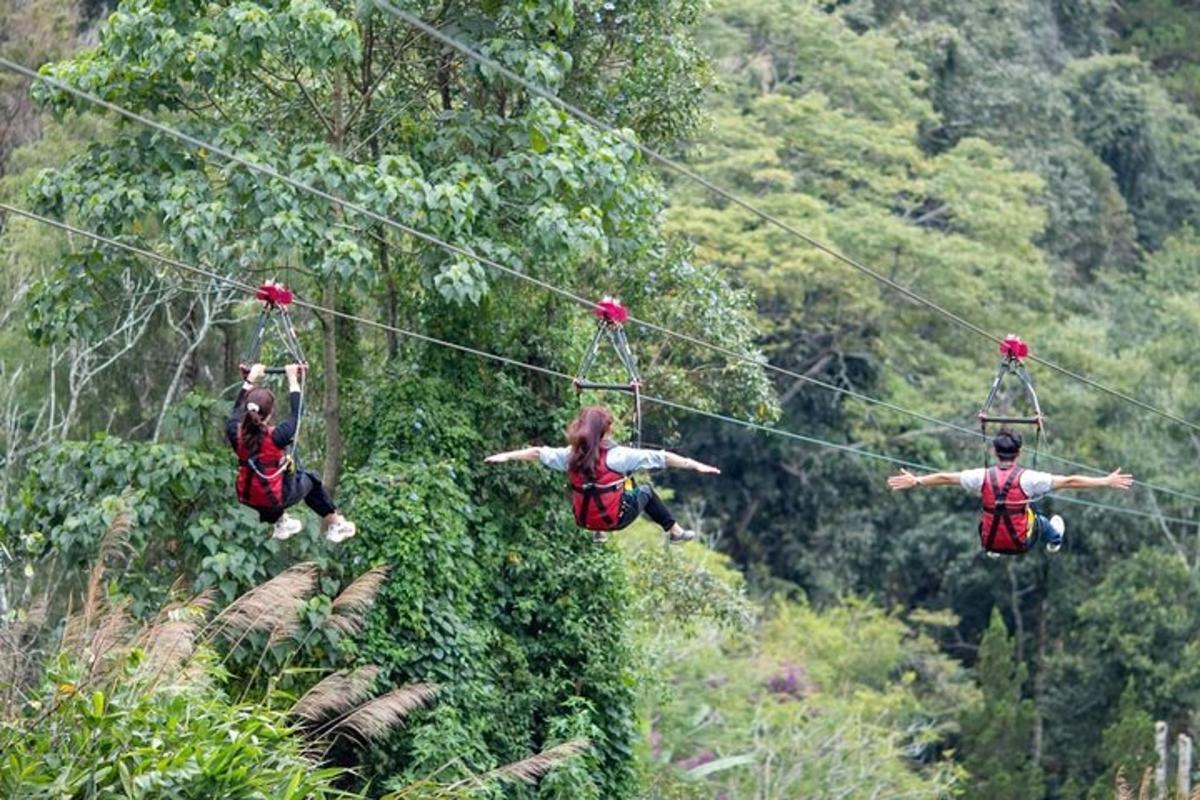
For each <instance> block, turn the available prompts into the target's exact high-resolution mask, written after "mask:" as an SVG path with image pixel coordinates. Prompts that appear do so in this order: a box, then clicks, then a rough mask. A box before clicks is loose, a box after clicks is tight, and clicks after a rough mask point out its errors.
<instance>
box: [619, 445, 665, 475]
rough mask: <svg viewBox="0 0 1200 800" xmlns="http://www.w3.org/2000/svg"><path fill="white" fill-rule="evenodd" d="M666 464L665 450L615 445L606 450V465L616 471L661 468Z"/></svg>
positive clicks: (627, 471) (626, 471) (625, 471)
mask: <svg viewBox="0 0 1200 800" xmlns="http://www.w3.org/2000/svg"><path fill="white" fill-rule="evenodd" d="M666 466H667V451H666V450H641V449H639V448H637V447H621V446H617V447H614V448H612V449H611V450H609V451H608V467H609V469H614V470H616V471H617V472H624V473H630V472H637V471H638V470H640V469H663V468H664V467H666Z"/></svg>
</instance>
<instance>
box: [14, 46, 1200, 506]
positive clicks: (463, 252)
mask: <svg viewBox="0 0 1200 800" xmlns="http://www.w3.org/2000/svg"><path fill="white" fill-rule="evenodd" d="M0 66H3V67H5V68H6V69H9V70H12V71H15V72H17V73H18V74H21V75H24V76H25V77H28V78H30V79H32V80H38V81H42V82H44V83H47V84H49V85H50V86H53V87H55V88H57V89H60V90H61V91H64V92H67V93H68V94H71V95H72V96H75V97H78V98H80V99H82V100H86V101H87V102H89V103H92V104H94V105H98V106H100V107H102V108H105V109H107V110H109V111H112V112H113V113H114V114H117V115H119V116H123V117H125V118H127V119H129V120H132V121H134V122H137V123H139V124H141V125H144V126H146V127H149V128H151V129H152V130H156V131H159V132H160V133H164V134H166V135H168V136H171V137H173V138H176V139H178V140H180V141H183V142H186V143H187V144H189V145H191V146H192V147H195V148H198V149H201V150H206V151H208V152H212V153H216V154H217V155H219V156H221V157H223V158H225V159H227V160H229V161H232V162H234V163H236V164H240V165H242V166H244V167H246V168H247V169H250V170H251V171H254V172H258V173H259V174H262V175H266V176H267V177H270V178H273V179H276V180H279V181H281V182H283V183H286V184H287V185H289V186H291V187H293V188H295V189H297V190H299V191H302V192H307V193H309V194H312V195H314V196H317V197H320V198H322V199H323V200H325V201H327V202H329V203H332V204H334V205H338V206H342V207H343V208H346V209H350V210H352V211H354V212H356V213H360V214H363V215H364V216H367V217H370V218H371V219H374V220H376V221H377V222H380V223H382V224H384V225H388V226H390V227H393V228H395V229H397V230H400V231H401V232H403V233H407V234H409V235H411V236H414V237H416V238H419V239H421V240H423V241H425V242H427V243H429V244H432V245H434V246H436V247H439V248H441V249H443V250H445V251H447V252H450V253H453V254H456V255H460V256H463V257H466V258H469V259H472V260H474V261H476V262H478V263H480V264H482V265H484V266H488V267H492V268H494V269H496V270H499V271H500V272H502V273H504V274H506V275H509V276H512V277H515V278H518V279H520V280H524V281H527V282H529V283H532V284H533V285H536V286H538V287H540V288H543V289H545V290H547V291H550V292H552V293H554V294H558V295H559V296H562V297H565V298H567V299H569V300H572V301H574V302H576V303H578V304H580V305H583V306H585V307H588V308H596V307H597V304H596V303H595V301H592V300H589V299H587V298H585V297H582V296H580V295H578V294H575V293H574V292H571V291H569V290H567V289H563V288H562V287H559V286H556V285H555V284H552V283H550V282H548V281H544V280H541V279H539V278H535V277H534V276H532V275H529V274H527V273H524V272H521V271H519V270H516V269H513V268H512V267H508V266H505V265H503V264H500V263H499V262H497V261H494V260H492V259H490V258H487V257H485V256H480V255H478V254H476V253H473V252H471V251H469V250H467V249H465V248H462V247H459V246H458V245H454V244H451V243H449V242H446V241H444V240H443V239H440V238H438V237H437V236H434V235H433V234H430V233H427V232H424V231H420V230H418V229H416V228H413V227H411V226H409V225H405V224H403V223H401V222H398V221H396V220H394V219H392V218H390V217H387V216H386V215H383V214H379V213H378V212H375V211H372V210H371V209H368V208H365V207H363V206H361V205H359V204H357V203H353V202H352V201H349V200H345V199H344V198H341V197H339V196H337V195H334V194H331V193H329V192H326V191H324V190H322V189H318V188H317V187H315V186H312V185H311V184H307V183H305V182H303V181H299V180H296V179H295V178H292V177H291V176H287V175H284V174H282V173H280V172H279V171H278V170H276V169H274V168H272V167H270V166H268V165H265V164H260V163H257V162H254V161H251V160H248V159H246V158H245V157H243V156H239V155H238V154H236V153H233V152H231V151H229V150H226V149H224V148H222V147H220V146H219V145H215V144H213V143H211V142H208V141H205V140H203V139H200V138H198V137H195V136H192V135H190V134H187V133H184V132H182V131H180V130H178V129H176V128H172V127H170V126H168V125H165V124H163V123H160V122H157V121H156V120H153V119H150V118H149V117H146V116H144V115H142V114H139V113H137V112H135V111H131V110H130V109H127V108H125V107H123V106H121V105H119V104H117V103H113V102H111V101H108V100H105V99H103V98H101V97H98V96H96V95H93V94H91V93H89V92H85V91H83V90H81V89H77V88H75V87H73V86H70V85H69V84H66V83H63V82H62V81H59V80H57V79H55V78H51V77H49V76H47V75H42V74H40V73H38V72H36V71H34V70H31V69H29V68H28V67H25V66H23V65H21V64H18V63H16V62H14V61H11V60H9V59H7V58H2V57H0ZM629 321H631V322H634V323H636V324H638V325H641V326H643V327H646V328H648V329H650V330H655V331H658V332H660V333H663V334H665V335H667V336H671V337H673V338H676V339H679V340H681V341H686V342H688V343H690V344H694V345H697V346H699V347H704V348H707V349H710V350H713V351H714V352H718V353H721V354H723V355H726V356H728V357H731V358H734V359H737V360H740V361H743V362H746V363H748V364H751V365H754V366H757V367H760V368H763V369H769V370H771V371H774V372H778V373H780V374H783V375H787V376H789V377H791V378H794V379H796V380H800V381H803V382H805V383H810V384H813V385H815V386H819V387H821V388H823V389H826V390H829V391H832V392H835V393H837V394H842V395H845V396H847V397H851V398H853V399H856V400H858V401H860V402H863V403H868V404H872V405H878V406H880V407H881V408H886V409H888V410H891V411H894V412H896V413H899V414H904V415H907V416H910V417H913V418H914V419H920V420H922V421H924V422H928V423H931V424H935V425H939V426H941V427H944V428H947V429H949V430H957V431H959V432H961V433H966V434H968V435H970V436H972V437H982V434H981V433H980V432H979V431H975V430H971V429H968V428H965V427H962V426H959V425H956V424H954V423H951V422H947V421H944V420H940V419H938V418H936V417H933V416H930V415H927V414H923V413H921V412H918V411H913V410H911V409H906V408H904V407H902V406H898V405H895V404H893V403H890V402H888V401H886V400H880V399H878V398H875V397H871V396H870V395H866V394H863V393H861V392H857V391H855V390H852V389H847V388H845V387H842V386H838V385H836V384H833V383H829V382H827V381H823V380H820V379H819V378H814V377H812V376H809V375H804V374H803V373H799V372H796V371H794V370H789V369H786V368H784V367H780V366H777V365H774V364H771V363H770V362H768V361H766V360H765V359H756V358H753V357H751V356H748V355H746V354H744V353H739V352H737V351H736V350H732V349H730V348H727V347H724V346H723V345H719V344H716V343H713V342H708V341H705V340H703V339H700V338H698V337H695V336H692V335H690V334H686V333H681V332H678V331H674V330H671V329H669V328H666V327H663V326H660V325H656V324H654V323H651V322H648V321H646V320H641V319H638V318H636V317H632V316H631V317H630V318H629ZM1046 457H1047V458H1052V459H1054V460H1057V461H1059V462H1060V463H1063V464H1067V465H1070V466H1074V467H1077V468H1079V469H1087V470H1090V471H1091V472H1093V473H1095V474H1105V472H1104V470H1102V469H1100V468H1098V467H1093V466H1090V465H1087V464H1081V463H1078V462H1074V461H1070V460H1067V459H1063V458H1060V457H1058V456H1050V455H1048V454H1047V456H1046ZM1136 483H1137V484H1138V485H1140V486H1143V487H1145V488H1147V489H1151V490H1152V491H1157V492H1161V493H1164V494H1170V495H1174V496H1176V497H1180V498H1183V499H1187V500H1189V501H1191V502H1197V503H1200V497H1197V496H1195V495H1189V494H1187V493H1186V492H1180V491H1178V490H1175V489H1170V488H1167V487H1163V486H1157V485H1154V484H1150V483H1146V482H1144V481H1137V482H1136Z"/></svg>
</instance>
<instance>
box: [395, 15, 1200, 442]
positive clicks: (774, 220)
mask: <svg viewBox="0 0 1200 800" xmlns="http://www.w3.org/2000/svg"><path fill="white" fill-rule="evenodd" d="M375 5H376V6H378V7H379V8H382V9H383V10H384V11H387V12H388V13H389V14H392V15H393V16H395V17H396V18H398V19H400V20H401V21H403V22H405V23H407V24H408V25H410V26H412V27H414V28H416V29H418V30H420V31H421V32H422V33H424V34H425V35H427V36H429V37H430V38H432V39H435V40H437V41H439V42H441V43H442V44H444V45H446V46H447V47H450V48H453V49H454V50H457V51H458V52H460V53H462V54H463V55H464V56H466V57H467V58H470V59H471V60H473V61H476V62H478V63H479V64H482V65H483V66H486V67H487V68H488V69H491V70H494V71H496V72H498V73H500V74H501V75H504V77H506V78H508V79H509V80H511V81H513V82H514V83H517V84H519V85H521V86H523V87H524V88H525V89H526V90H528V91H529V92H531V93H532V94H535V95H537V96H538V97H541V98H542V99H544V100H546V101H548V102H550V103H552V104H554V105H555V106H557V107H558V108H560V109H562V110H563V111H566V112H567V113H568V114H571V115H572V116H574V117H576V118H578V119H580V120H583V121H584V122H587V123H589V124H590V125H592V126H594V127H596V128H599V129H600V130H602V131H604V132H606V133H608V134H610V135H612V136H614V137H616V138H617V139H618V140H619V141H621V142H622V143H624V144H626V145H629V146H630V147H633V148H635V149H637V150H638V151H639V152H640V153H642V154H643V155H645V156H646V157H647V158H650V159H653V160H654V161H657V162H658V163H660V164H662V165H663V166H665V167H667V168H669V169H671V170H673V171H675V172H677V173H679V174H680V175H683V176H684V177H686V178H688V179H689V180H691V181H693V182H695V183H697V184H699V185H700V186H702V187H704V188H705V189H707V190H708V191H709V192H712V193H713V194H715V195H717V196H719V197H722V198H724V199H725V200H728V201H729V202H731V203H734V204H735V205H737V206H739V207H741V208H743V209H745V210H746V211H749V212H750V213H751V214H753V215H754V216H756V217H758V218H759V219H761V220H763V221H764V222H768V223H770V224H772V225H774V226H776V227H778V228H780V229H782V230H784V231H786V232H787V233H789V234H791V235H792V236H795V237H796V238H798V239H800V240H801V241H803V242H805V243H807V244H808V245H810V246H811V247H813V248H815V249H817V250H820V251H821V252H823V253H825V254H826V255H829V256H831V257H833V258H835V259H837V260H838V261H841V262H842V263H844V264H846V265H848V266H850V267H852V268H853V269H855V270H858V271H859V272H861V273H863V274H864V275H867V276H869V277H871V278H873V279H874V280H876V281H878V282H879V283H881V284H883V285H884V286H887V287H888V288H890V289H892V290H894V291H896V292H898V293H899V294H901V295H903V296H904V297H907V298H908V299H910V300H912V301H913V302H915V303H919V304H920V305H923V306H925V307H926V308H928V309H930V310H931V311H934V312H936V313H938V314H940V315H941V316H943V317H945V318H946V319H948V320H950V321H951V322H953V323H955V324H957V325H959V326H961V327H963V328H966V329H967V330H969V331H971V332H973V333H975V334H978V335H979V336H982V337H984V338H986V339H990V340H992V341H993V342H996V343H999V342H1000V341H1002V337H1000V336H998V335H997V334H994V333H992V332H991V331H988V330H986V329H985V328H982V327H980V326H979V325H977V324H975V323H974V322H971V321H970V320H968V319H966V318H964V317H963V316H961V315H959V314H956V313H955V312H953V311H951V310H950V309H948V308H946V307H944V306H942V305H940V304H938V303H937V302H936V301H934V300H930V299H929V298H927V297H925V296H924V295H921V294H919V293H918V292H916V291H914V290H912V289H909V288H908V287H907V286H904V285H903V284H901V283H899V282H897V281H895V280H893V279H892V278H889V277H888V276H886V275H884V274H883V273H881V272H879V271H878V270H876V269H872V268H871V267H869V266H867V265H866V264H864V263H862V262H861V261H858V260H857V259H854V258H851V257H850V256H848V255H846V254H845V253H842V252H841V251H840V250H838V249H837V248H835V247H833V246H832V245H829V244H826V243H824V242H822V241H821V240H820V239H816V238H814V237H813V236H810V235H809V234H807V233H805V232H804V231H802V230H800V229H799V228H797V227H795V226H794V225H792V224H790V223H788V222H786V221H784V220H783V219H780V218H779V217H777V216H775V215H774V214H771V213H769V212H767V211H764V210H762V209H761V208H759V207H757V206H755V205H754V204H753V203H751V202H749V201H748V200H745V199H743V198H742V197H740V196H739V195H736V194H734V193H733V192H731V191H729V190H728V189H724V188H722V187H720V186H718V185H717V184H715V183H713V182H712V181H710V180H708V179H707V178H705V177H704V176H702V175H700V174H699V173H698V172H696V171H695V170H692V169H691V168H689V167H687V166H685V165H684V164H682V163H680V162H678V161H676V160H675V159H673V158H671V157H670V156H666V155H663V154H662V153H660V152H658V151H657V150H655V149H654V148H652V147H649V146H648V145H644V144H642V143H640V142H638V141H637V140H636V139H634V138H632V137H630V136H628V135H626V134H624V133H622V132H621V131H619V130H618V129H617V128H616V127H614V126H613V125H610V124H609V123H607V122H604V121H603V120H601V119H599V118H597V117H595V116H593V115H592V114H590V113H588V112H587V111H584V110H583V109H581V108H579V107H578V106H576V105H573V104H572V103H569V102H567V101H566V100H563V99H562V98H560V97H558V96H557V95H556V94H554V93H553V92H551V91H550V90H548V89H544V88H542V87H541V86H539V85H537V84H536V83H533V82H532V81H530V80H528V79H527V78H525V77H523V76H521V75H518V74H517V73H516V72H514V71H513V70H511V69H509V68H508V67H506V66H505V65H503V64H501V63H500V62H498V61H496V60H495V59H493V58H491V57H489V56H487V55H485V54H483V53H481V52H479V51H478V50H476V49H475V48H473V47H471V46H470V45H467V44H464V43H463V42H460V41H459V40H458V39H455V38H454V37H453V36H450V35H448V34H446V33H443V32H442V31H440V30H438V29H437V28H435V27H434V26H432V25H430V24H429V23H427V22H425V21H424V20H422V19H420V18H418V17H415V16H413V15H412V14H410V13H408V12H407V11H404V10H403V9H399V8H396V7H395V6H394V5H392V4H391V3H390V2H388V0H375ZM1029 360H1030V361H1033V362H1035V363H1038V364H1041V365H1042V366H1044V367H1046V368H1047V369H1051V370H1053V371H1055V372H1058V373H1060V374H1062V375H1065V376H1067V377H1068V378H1071V379H1073V380H1075V381H1077V382H1079V383H1082V384H1084V385H1086V386H1090V387H1092V388H1094V389H1096V390H1098V391H1101V392H1104V393H1105V394H1108V395H1111V396H1112V397H1116V398H1119V399H1120V400H1123V401H1125V402H1126V403H1130V404H1132V405H1135V406H1137V407H1138V408H1141V409H1143V410H1145V411H1149V412H1150V413H1152V414H1156V415H1157V416H1160V417H1162V418H1164V419H1168V420H1171V421H1172V422H1176V423H1179V424H1181V425H1184V426H1186V427H1188V428H1191V429H1192V430H1193V431H1197V432H1200V425H1198V424H1196V423H1194V422H1191V421H1189V420H1186V419H1184V418H1183V417H1180V416H1178V415H1176V414H1172V413H1171V412H1169V411H1165V410H1163V409H1160V408H1158V407H1157V406H1154V405H1151V404H1150V403H1147V402H1146V401H1144V400H1139V399H1138V398H1136V397H1133V396H1132V395H1129V394H1126V393H1125V392H1122V391H1121V390H1119V389H1113V388H1111V387H1109V386H1106V385H1104V384H1102V383H1100V382H1099V381H1096V380H1094V379H1092V378H1089V377H1087V376H1086V375H1083V374H1080V373H1078V372H1075V371H1073V370H1071V369H1069V368H1067V367H1064V366H1062V365H1060V364H1057V363H1055V362H1053V361H1050V360H1048V359H1045V358H1042V357H1040V356H1034V355H1031V356H1029Z"/></svg>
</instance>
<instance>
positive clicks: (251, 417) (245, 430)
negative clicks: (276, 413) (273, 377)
mask: <svg viewBox="0 0 1200 800" xmlns="http://www.w3.org/2000/svg"><path fill="white" fill-rule="evenodd" d="M251 403H253V404H254V405H255V406H257V407H258V410H257V411H252V410H251V409H250V404H251ZM274 408H275V395H274V394H272V393H271V390H270V389H264V388H262V387H261V386H256V387H255V388H253V389H251V390H250V391H249V392H247V393H246V403H245V409H246V410H245V413H243V414H242V426H241V428H239V429H238V442H239V444H241V446H242V447H244V448H246V450H247V451H248V452H249V453H250V455H251V456H252V457H253V456H256V455H258V451H259V449H260V448H261V447H262V442H263V437H264V436H266V435H267V420H268V419H270V417H271V411H272V410H273V409H274Z"/></svg>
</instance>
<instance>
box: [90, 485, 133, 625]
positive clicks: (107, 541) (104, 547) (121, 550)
mask: <svg viewBox="0 0 1200 800" xmlns="http://www.w3.org/2000/svg"><path fill="white" fill-rule="evenodd" d="M132 529H133V516H132V514H131V513H130V511H129V508H128V506H126V505H125V504H124V503H122V507H121V509H120V510H119V511H117V513H116V516H114V517H113V520H112V522H110V523H109V525H108V530H107V531H105V532H104V536H103V537H101V539H100V547H99V549H98V551H97V552H96V560H95V561H94V562H92V569H91V572H90V574H89V575H88V585H87V592H86V594H84V598H83V627H84V629H85V630H87V629H89V628H91V626H92V624H93V623H94V622H95V620H96V615H97V614H99V613H100V607H101V606H102V605H103V603H104V577H105V575H107V573H108V565H109V563H110V562H111V561H114V560H115V559H116V558H117V557H118V556H121V555H125V556H128V555H130V554H131V551H130V548H129V531H130V530H132Z"/></svg>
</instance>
